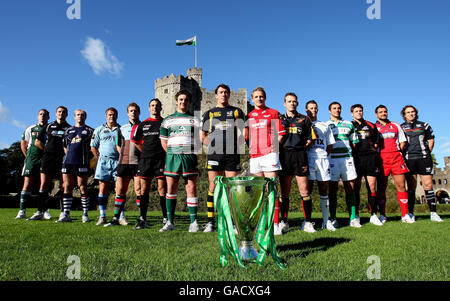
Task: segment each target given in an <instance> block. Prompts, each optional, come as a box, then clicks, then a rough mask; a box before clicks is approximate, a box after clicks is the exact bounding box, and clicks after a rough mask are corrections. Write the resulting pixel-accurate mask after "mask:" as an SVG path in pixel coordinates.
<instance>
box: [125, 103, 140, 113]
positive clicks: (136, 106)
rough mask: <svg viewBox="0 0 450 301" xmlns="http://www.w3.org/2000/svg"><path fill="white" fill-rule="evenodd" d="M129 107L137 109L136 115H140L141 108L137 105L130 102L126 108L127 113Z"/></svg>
mask: <svg viewBox="0 0 450 301" xmlns="http://www.w3.org/2000/svg"><path fill="white" fill-rule="evenodd" d="M129 107H135V108H136V109H137V111H138V113H139V114H141V107H140V106H139V105H138V104H137V103H135V102H130V103H129V104H128V106H127V112H128V108H129Z"/></svg>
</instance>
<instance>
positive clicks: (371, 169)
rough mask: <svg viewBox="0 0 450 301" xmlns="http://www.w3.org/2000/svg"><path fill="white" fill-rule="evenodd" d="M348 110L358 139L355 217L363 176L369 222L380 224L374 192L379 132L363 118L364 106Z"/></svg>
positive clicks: (377, 171) (377, 169)
mask: <svg viewBox="0 0 450 301" xmlns="http://www.w3.org/2000/svg"><path fill="white" fill-rule="evenodd" d="M350 111H351V113H352V116H353V121H352V123H353V126H354V127H355V129H356V133H357V135H358V140H359V143H358V144H356V147H355V149H354V151H353V155H354V158H355V166H356V173H357V175H358V178H356V180H355V200H356V218H357V219H358V220H359V204H360V202H361V195H360V191H361V180H362V178H364V180H365V182H366V188H367V194H368V201H369V209H370V223H371V224H374V225H376V226H382V225H383V223H382V222H380V220H379V219H378V217H377V207H378V206H377V193H376V186H377V177H378V175H379V173H380V170H379V166H380V158H379V154H378V145H379V143H380V133H378V130H377V127H376V126H375V125H374V124H373V123H371V122H369V121H367V120H365V119H364V117H363V115H364V108H363V106H362V105H361V104H355V105H353V106H351V108H350Z"/></svg>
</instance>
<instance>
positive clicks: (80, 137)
mask: <svg viewBox="0 0 450 301" xmlns="http://www.w3.org/2000/svg"><path fill="white" fill-rule="evenodd" d="M93 133H94V129H93V128H91V127H90V126H87V125H83V126H80V127H76V126H72V127H70V128H68V129H67V130H66V132H65V134H64V140H63V146H64V148H66V150H67V152H66V155H65V157H64V161H63V162H64V164H79V165H87V164H89V161H90V159H91V158H92V155H91V148H90V142H91V137H92V134H93Z"/></svg>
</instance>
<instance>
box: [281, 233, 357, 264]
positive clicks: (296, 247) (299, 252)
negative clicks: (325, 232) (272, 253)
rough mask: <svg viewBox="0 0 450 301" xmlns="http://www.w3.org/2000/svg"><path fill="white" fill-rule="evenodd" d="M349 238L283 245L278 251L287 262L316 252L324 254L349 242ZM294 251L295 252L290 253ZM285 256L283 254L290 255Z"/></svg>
mask: <svg viewBox="0 0 450 301" xmlns="http://www.w3.org/2000/svg"><path fill="white" fill-rule="evenodd" d="M349 241H350V239H348V238H336V237H327V238H317V239H314V240H311V241H306V242H300V243H293V244H281V245H277V251H278V252H279V253H280V255H281V256H282V257H284V258H285V259H286V260H289V259H290V258H293V257H306V256H308V255H309V254H311V253H315V252H324V251H326V250H328V249H329V248H332V247H334V246H336V245H339V244H342V243H346V242H349ZM290 251H294V252H290ZM288 252H289V255H287V254H284V256H283V253H288Z"/></svg>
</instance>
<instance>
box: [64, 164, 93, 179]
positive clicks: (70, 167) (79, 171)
mask: <svg viewBox="0 0 450 301" xmlns="http://www.w3.org/2000/svg"><path fill="white" fill-rule="evenodd" d="M61 172H62V173H63V174H66V175H76V176H77V177H82V176H86V175H87V174H89V165H87V164H86V165H81V164H63V165H62V168H61Z"/></svg>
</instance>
